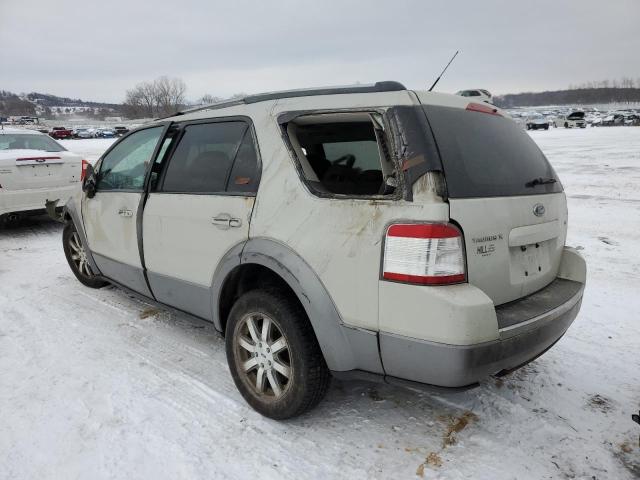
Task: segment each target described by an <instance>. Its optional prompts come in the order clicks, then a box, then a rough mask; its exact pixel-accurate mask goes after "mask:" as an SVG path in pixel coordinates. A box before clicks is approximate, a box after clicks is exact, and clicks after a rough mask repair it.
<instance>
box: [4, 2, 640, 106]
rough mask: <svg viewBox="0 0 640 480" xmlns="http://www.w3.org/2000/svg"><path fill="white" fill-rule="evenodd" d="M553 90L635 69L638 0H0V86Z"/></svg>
mask: <svg viewBox="0 0 640 480" xmlns="http://www.w3.org/2000/svg"><path fill="white" fill-rule="evenodd" d="M457 49H459V50H460V51H461V52H460V55H459V56H458V58H457V59H456V60H455V62H454V63H453V64H452V66H451V68H450V69H449V72H448V73H447V74H446V76H445V77H444V78H443V79H442V81H441V82H440V84H439V85H438V87H437V90H440V91H446V92H454V91H456V90H459V89H463V88H486V89H489V90H491V91H492V92H493V93H511V92H520V91H536V90H543V89H561V88H566V87H567V86H568V85H569V84H575V83H581V82H585V81H589V80H602V79H606V78H620V77H622V76H631V77H633V78H636V79H638V78H640V1H638V0H608V1H603V0H537V1H529V2H523V1H518V0H504V1H497V0H483V1H471V0H469V1H455V0H447V1H427V0H422V1H419V0H416V1H402V0H395V1H386V2H382V1H374V0H369V1H365V0H363V1H359V0H358V1H349V0H342V1H328V0H316V1H314V2H307V1H304V2H303V1H293V0H291V1H255V2H248V1H236V0H227V1H225V2H218V1H213V0H209V1H192V0H173V1H170V2H169V1H166V2H165V1H159V0H128V1H120V0H108V1H101V2H93V1H90V0H83V1H71V0H46V1H40V0H0V89H4V90H9V91H13V92H30V91H38V92H46V93H52V94H55V95H61V96H69V97H74V98H76V97H80V98H82V99H85V100H98V101H112V102H120V101H122V100H123V99H124V95H125V92H126V90H127V89H128V88H131V87H132V86H133V85H135V84H136V83H138V82H140V81H143V80H152V79H153V78H155V77H157V76H160V75H168V76H172V77H180V78H182V79H183V80H184V81H185V82H186V83H187V97H188V98H190V99H197V98H199V97H200V96H202V95H203V94H205V93H210V94H212V95H216V96H221V97H225V96H229V95H231V94H233V93H237V92H246V93H256V92H262V91H270V90H280V89H287V88H303V87H310V86H322V85H344V84H352V83H356V82H362V83H370V82H374V81H377V80H398V81H400V82H402V83H404V84H405V85H406V86H407V87H409V88H416V89H418V88H426V87H428V86H429V85H430V84H431V82H432V81H433V80H434V79H435V77H436V76H437V75H438V73H439V72H440V70H441V69H442V68H443V67H444V65H445V64H446V62H447V61H448V59H449V57H450V56H451V55H452V54H453V53H454V51H455V50H457Z"/></svg>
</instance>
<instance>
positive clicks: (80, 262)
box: [62, 222, 108, 288]
mask: <svg viewBox="0 0 640 480" xmlns="http://www.w3.org/2000/svg"><path fill="white" fill-rule="evenodd" d="M62 247H63V249H64V256H65V257H66V258H67V262H68V263H69V267H70V268H71V271H72V272H73V274H74V275H75V276H76V278H77V279H78V280H80V283H82V284H83V285H86V286H87V287H90V288H102V287H104V286H105V285H108V282H105V281H104V280H102V279H101V278H99V277H96V276H95V274H94V273H93V271H92V270H91V265H90V264H89V261H88V259H87V253H86V250H85V247H84V245H83V244H82V241H81V240H80V235H79V234H78V231H77V230H76V226H75V225H74V224H73V222H69V223H67V224H66V225H65V226H64V230H63V231H62Z"/></svg>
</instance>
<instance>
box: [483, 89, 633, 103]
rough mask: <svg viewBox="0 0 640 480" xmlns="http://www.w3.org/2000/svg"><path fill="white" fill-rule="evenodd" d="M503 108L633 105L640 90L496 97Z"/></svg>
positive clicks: (538, 93)
mask: <svg viewBox="0 0 640 480" xmlns="http://www.w3.org/2000/svg"><path fill="white" fill-rule="evenodd" d="M494 102H495V104H496V105H497V106H499V107H502V108H513V107H536V106H542V105H569V104H598V103H632V102H640V88H635V87H634V88H620V87H618V88H613V87H609V88H577V89H574V90H556V91H550V92H528V93H515V94H509V95H502V96H496V97H494Z"/></svg>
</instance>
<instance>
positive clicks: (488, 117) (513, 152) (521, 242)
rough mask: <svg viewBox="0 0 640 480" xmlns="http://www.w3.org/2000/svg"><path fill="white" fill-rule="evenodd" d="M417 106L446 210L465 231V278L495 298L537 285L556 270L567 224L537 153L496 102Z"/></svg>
mask: <svg viewBox="0 0 640 480" xmlns="http://www.w3.org/2000/svg"><path fill="white" fill-rule="evenodd" d="M423 109H424V111H425V113H426V115H427V118H428V121H429V125H430V126H431V129H432V132H433V135H434V138H435V141H436V143H437V146H438V150H439V152H440V157H441V161H442V167H443V172H444V177H445V182H446V185H447V194H448V201H449V208H450V211H449V215H450V218H451V220H452V221H453V222H455V223H457V224H458V225H459V226H460V228H461V230H462V232H463V234H464V240H465V248H466V257H467V277H468V281H469V283H471V284H473V285H475V286H477V287H478V288H480V289H481V290H483V291H484V292H485V293H486V294H487V295H488V296H489V297H490V298H491V299H492V300H493V302H494V304H496V305H500V304H503V303H506V302H510V301H513V300H516V299H518V298H521V297H523V296H525V295H529V294H531V293H533V292H535V291H537V290H540V289H541V288H544V287H545V286H546V285H548V284H549V283H550V282H552V281H553V280H554V279H555V277H556V275H557V273H558V269H559V266H560V260H561V257H562V249H563V247H564V242H565V236H566V229H567V207H566V198H565V195H564V192H563V190H562V185H561V184H560V182H559V180H558V178H557V176H556V174H555V172H554V170H553V168H552V167H551V165H550V164H549V162H548V161H547V159H546V158H545V156H544V154H543V153H542V152H541V151H540V149H539V148H538V147H537V145H536V144H535V143H534V142H533V140H532V139H531V137H529V135H527V134H526V133H525V132H524V131H523V130H522V128H520V127H519V126H518V125H517V124H516V123H515V122H513V120H511V119H510V118H506V117H504V116H502V115H501V114H500V112H498V111H497V110H495V109H491V108H487V107H486V106H478V107H476V106H475V104H469V106H468V107H467V109H465V108H464V107H463V108H459V107H455V108H454V107H444V106H431V105H429V106H424V107H423ZM479 110H480V111H479Z"/></svg>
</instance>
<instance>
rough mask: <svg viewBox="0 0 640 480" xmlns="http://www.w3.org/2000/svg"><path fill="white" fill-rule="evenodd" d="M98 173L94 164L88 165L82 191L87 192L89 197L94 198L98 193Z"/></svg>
mask: <svg viewBox="0 0 640 480" xmlns="http://www.w3.org/2000/svg"><path fill="white" fill-rule="evenodd" d="M96 184H97V181H96V173H95V170H94V169H93V165H90V164H89V165H87V166H86V167H85V171H84V180H83V181H82V191H83V192H85V193H86V194H87V197H89V198H93V197H94V196H95V194H96Z"/></svg>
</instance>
